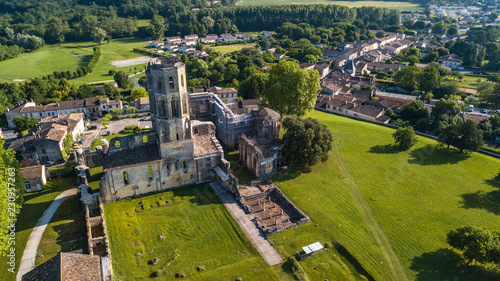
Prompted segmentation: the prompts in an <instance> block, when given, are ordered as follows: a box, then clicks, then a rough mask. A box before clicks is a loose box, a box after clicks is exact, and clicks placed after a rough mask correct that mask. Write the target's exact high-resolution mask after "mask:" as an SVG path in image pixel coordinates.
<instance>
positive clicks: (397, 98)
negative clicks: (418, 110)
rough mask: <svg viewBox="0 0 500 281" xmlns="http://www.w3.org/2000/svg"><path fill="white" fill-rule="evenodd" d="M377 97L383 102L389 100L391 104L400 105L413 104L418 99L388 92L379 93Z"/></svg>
mask: <svg viewBox="0 0 500 281" xmlns="http://www.w3.org/2000/svg"><path fill="white" fill-rule="evenodd" d="M376 97H377V98H379V99H381V100H388V101H390V102H393V103H398V104H406V103H411V102H412V101H414V100H416V99H417V98H418V97H417V96H410V95H402V94H395V93H388V92H378V93H377V94H376Z"/></svg>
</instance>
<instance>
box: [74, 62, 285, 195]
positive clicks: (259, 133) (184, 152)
mask: <svg viewBox="0 0 500 281" xmlns="http://www.w3.org/2000/svg"><path fill="white" fill-rule="evenodd" d="M146 77H147V79H146V81H147V89H146V90H147V91H148V93H149V100H150V109H151V120H152V123H153V130H151V131H149V132H141V133H138V134H133V135H129V136H125V137H118V138H113V139H112V140H111V141H110V143H109V144H107V145H103V147H102V148H99V149H100V152H99V153H87V156H86V157H83V158H85V159H87V160H85V161H84V162H87V163H84V164H85V165H87V166H89V167H92V166H95V165H96V163H92V164H90V163H89V162H95V161H93V160H92V161H89V159H90V160H91V159H92V157H93V156H92V155H102V157H97V158H99V159H102V161H98V162H102V165H103V168H104V175H103V177H102V178H101V181H100V191H101V195H102V199H103V201H104V202H112V201H116V200H121V199H124V198H128V197H134V196H139V195H142V194H146V193H151V192H159V191H162V190H166V189H170V188H174V187H179V186H184V185H189V184H194V183H202V182H208V181H221V182H224V184H226V185H227V186H228V187H229V189H234V188H232V187H237V186H238V180H237V178H235V177H234V176H233V175H232V174H231V170H230V167H229V162H228V161H226V160H225V159H224V151H223V149H222V147H221V145H220V144H219V141H218V139H217V138H216V134H217V137H219V139H221V141H223V142H224V144H225V145H226V146H228V147H236V146H239V147H240V148H241V149H240V152H241V153H240V159H241V161H242V162H243V163H244V164H245V165H246V166H247V167H248V168H249V169H250V171H252V172H253V173H254V174H255V175H256V176H257V177H259V178H266V177H270V176H272V175H273V174H274V173H275V172H276V170H277V163H278V154H279V149H280V146H279V145H277V144H276V141H275V140H277V139H278V138H279V127H280V122H281V118H280V116H279V114H278V113H276V112H275V111H273V110H271V109H269V108H260V109H255V110H252V111H251V112H248V113H242V114H238V113H234V112H233V111H232V109H231V108H230V107H228V106H227V105H226V104H225V103H224V102H223V101H222V100H221V99H220V98H219V97H218V96H217V95H216V94H213V93H199V94H190V95H188V92H187V82H186V70H185V65H184V64H183V63H181V62H180V61H179V60H177V59H169V58H155V59H153V60H151V61H150V62H149V64H148V66H147V69H146ZM190 103H191V105H190ZM214 123H215V124H214ZM104 143H105V142H104ZM84 154H85V153H84Z"/></svg>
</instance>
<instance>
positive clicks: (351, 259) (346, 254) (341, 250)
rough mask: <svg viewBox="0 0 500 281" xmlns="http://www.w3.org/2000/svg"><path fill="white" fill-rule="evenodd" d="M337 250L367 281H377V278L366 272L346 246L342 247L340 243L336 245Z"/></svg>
mask: <svg viewBox="0 0 500 281" xmlns="http://www.w3.org/2000/svg"><path fill="white" fill-rule="evenodd" d="M334 246H335V250H337V253H339V255H341V256H342V257H343V258H344V259H345V260H346V261H347V262H349V263H350V264H351V265H352V266H353V267H354V269H356V271H357V272H358V273H359V274H361V275H363V276H364V277H365V278H366V279H367V280H370V281H375V278H373V276H371V275H370V273H368V271H366V269H365V268H364V267H363V265H361V264H360V263H359V262H358V260H357V259H356V258H355V257H354V256H353V255H352V254H351V253H350V252H349V251H348V250H347V249H346V248H344V246H342V245H341V244H340V243H335V244H334Z"/></svg>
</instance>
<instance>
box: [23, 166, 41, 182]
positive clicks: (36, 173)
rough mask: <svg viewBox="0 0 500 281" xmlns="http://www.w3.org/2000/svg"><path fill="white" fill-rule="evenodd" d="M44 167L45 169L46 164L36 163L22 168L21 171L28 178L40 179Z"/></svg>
mask: <svg viewBox="0 0 500 281" xmlns="http://www.w3.org/2000/svg"><path fill="white" fill-rule="evenodd" d="M43 169H45V165H36V166H30V167H24V168H21V173H22V174H23V175H24V177H25V178H26V179H27V180H31V179H39V178H41V177H42V175H43Z"/></svg>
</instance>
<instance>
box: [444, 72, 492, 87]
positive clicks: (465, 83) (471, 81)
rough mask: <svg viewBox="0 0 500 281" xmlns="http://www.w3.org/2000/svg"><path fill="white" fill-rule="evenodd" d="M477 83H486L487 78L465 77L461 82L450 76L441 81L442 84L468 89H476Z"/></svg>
mask: <svg viewBox="0 0 500 281" xmlns="http://www.w3.org/2000/svg"><path fill="white" fill-rule="evenodd" d="M478 81H479V83H481V82H488V78H486V77H477V76H468V75H465V76H464V78H463V79H462V80H458V79H457V78H454V77H451V76H449V77H447V78H445V79H444V80H443V82H444V83H456V84H457V86H458V87H461V88H469V89H476V88H477V86H478ZM490 82H491V81H490ZM491 83H493V82H491Z"/></svg>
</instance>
